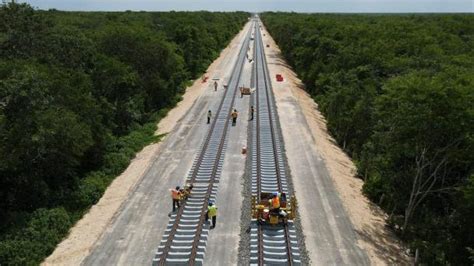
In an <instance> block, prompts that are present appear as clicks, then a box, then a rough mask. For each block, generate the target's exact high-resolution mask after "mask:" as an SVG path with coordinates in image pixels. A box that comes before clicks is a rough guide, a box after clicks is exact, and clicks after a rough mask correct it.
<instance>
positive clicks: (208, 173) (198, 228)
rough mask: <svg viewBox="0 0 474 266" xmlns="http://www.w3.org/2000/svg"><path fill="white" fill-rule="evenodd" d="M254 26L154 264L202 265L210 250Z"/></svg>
mask: <svg viewBox="0 0 474 266" xmlns="http://www.w3.org/2000/svg"><path fill="white" fill-rule="evenodd" d="M251 31H252V27H250V30H249V32H248V33H247V35H246V37H245V41H244V42H243V44H242V47H241V49H240V51H239V54H238V56H237V61H236V63H235V66H234V68H233V70H232V75H231V78H230V80H229V83H228V87H227V90H226V92H225V94H224V96H223V98H222V100H221V102H220V105H219V108H218V111H217V112H216V116H215V119H214V121H213V122H212V124H211V128H210V129H209V132H208V134H207V136H206V139H205V141H204V142H203V144H202V147H201V150H200V153H199V154H198V156H197V157H196V158H195V160H194V163H193V166H192V168H191V170H190V171H189V174H188V178H187V182H189V183H191V184H193V185H194V188H193V190H192V193H191V195H190V197H189V198H188V199H187V200H186V202H185V203H184V204H183V206H181V208H179V209H178V211H177V212H176V213H174V214H172V215H171V217H170V219H169V222H168V226H167V228H166V230H165V233H164V235H163V237H162V240H161V243H160V246H159V247H158V251H157V252H156V254H155V257H154V258H153V262H152V264H153V265H180V264H181V265H184V264H186V265H194V264H197V265H201V264H202V263H203V259H204V253H205V250H206V242H207V237H208V233H209V225H208V224H206V223H205V216H206V211H207V206H208V203H209V201H215V199H216V194H217V188H218V182H219V178H220V174H221V171H222V165H223V161H224V152H225V148H226V142H227V138H226V137H227V131H228V126H229V114H230V112H231V108H232V107H233V104H234V100H235V97H236V94H237V90H238V89H237V87H238V84H239V81H240V76H241V74H242V69H243V66H244V61H245V55H246V52H247V47H248V46H249V41H250V33H251Z"/></svg>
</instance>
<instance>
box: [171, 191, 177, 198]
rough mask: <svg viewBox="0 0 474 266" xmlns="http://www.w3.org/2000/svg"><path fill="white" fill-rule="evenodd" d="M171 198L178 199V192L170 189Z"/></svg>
mask: <svg viewBox="0 0 474 266" xmlns="http://www.w3.org/2000/svg"><path fill="white" fill-rule="evenodd" d="M171 197H172V198H173V199H179V191H178V190H176V189H171Z"/></svg>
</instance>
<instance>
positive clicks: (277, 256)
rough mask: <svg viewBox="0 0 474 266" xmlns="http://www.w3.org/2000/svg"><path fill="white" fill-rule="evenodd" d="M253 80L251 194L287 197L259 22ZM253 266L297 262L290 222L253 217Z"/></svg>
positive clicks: (256, 28) (295, 238) (296, 263)
mask: <svg viewBox="0 0 474 266" xmlns="http://www.w3.org/2000/svg"><path fill="white" fill-rule="evenodd" d="M254 35H255V42H254V58H255V63H254V66H253V73H252V74H253V82H254V86H255V87H256V95H255V97H254V98H253V99H252V101H254V105H255V106H256V110H257V115H256V120H255V125H252V126H251V127H252V130H251V135H252V136H251V152H250V153H251V156H252V167H251V169H252V195H254V196H257V197H259V195H260V193H261V192H269V193H273V192H279V193H285V194H286V195H287V198H288V200H289V199H290V196H291V195H290V194H289V190H288V177H287V165H286V161H285V158H284V153H283V150H282V145H281V136H280V129H279V124H278V116H277V113H276V107H275V102H274V98H273V91H272V88H271V82H270V79H269V71H268V68H267V62H266V59H265V53H264V48H263V41H262V36H261V32H260V28H259V26H258V24H256V25H255V34H254ZM250 263H251V264H252V265H254V264H255V265H270V264H271V265H299V264H301V261H300V253H299V246H298V240H297V236H296V231H295V228H294V225H293V221H288V223H287V225H284V226H265V225H261V224H260V223H258V222H257V221H256V220H252V223H251V237H250Z"/></svg>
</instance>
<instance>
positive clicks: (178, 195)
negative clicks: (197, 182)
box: [170, 184, 194, 212]
mask: <svg viewBox="0 0 474 266" xmlns="http://www.w3.org/2000/svg"><path fill="white" fill-rule="evenodd" d="M193 187H194V186H193V184H186V186H184V188H180V187H179V186H176V187H175V188H174V189H170V192H171V199H172V200H173V212H175V211H176V209H179V207H181V205H180V202H181V201H182V200H186V199H188V197H189V195H190V194H191V191H192V190H193Z"/></svg>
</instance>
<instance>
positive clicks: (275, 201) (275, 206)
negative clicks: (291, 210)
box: [268, 193, 280, 214]
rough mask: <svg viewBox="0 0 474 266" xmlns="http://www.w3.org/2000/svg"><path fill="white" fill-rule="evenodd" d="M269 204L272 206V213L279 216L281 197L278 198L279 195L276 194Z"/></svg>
mask: <svg viewBox="0 0 474 266" xmlns="http://www.w3.org/2000/svg"><path fill="white" fill-rule="evenodd" d="M268 203H269V204H270V211H272V212H273V213H277V214H278V213H280V197H278V193H274V194H273V197H272V198H271V199H270V200H269V201H268Z"/></svg>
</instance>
